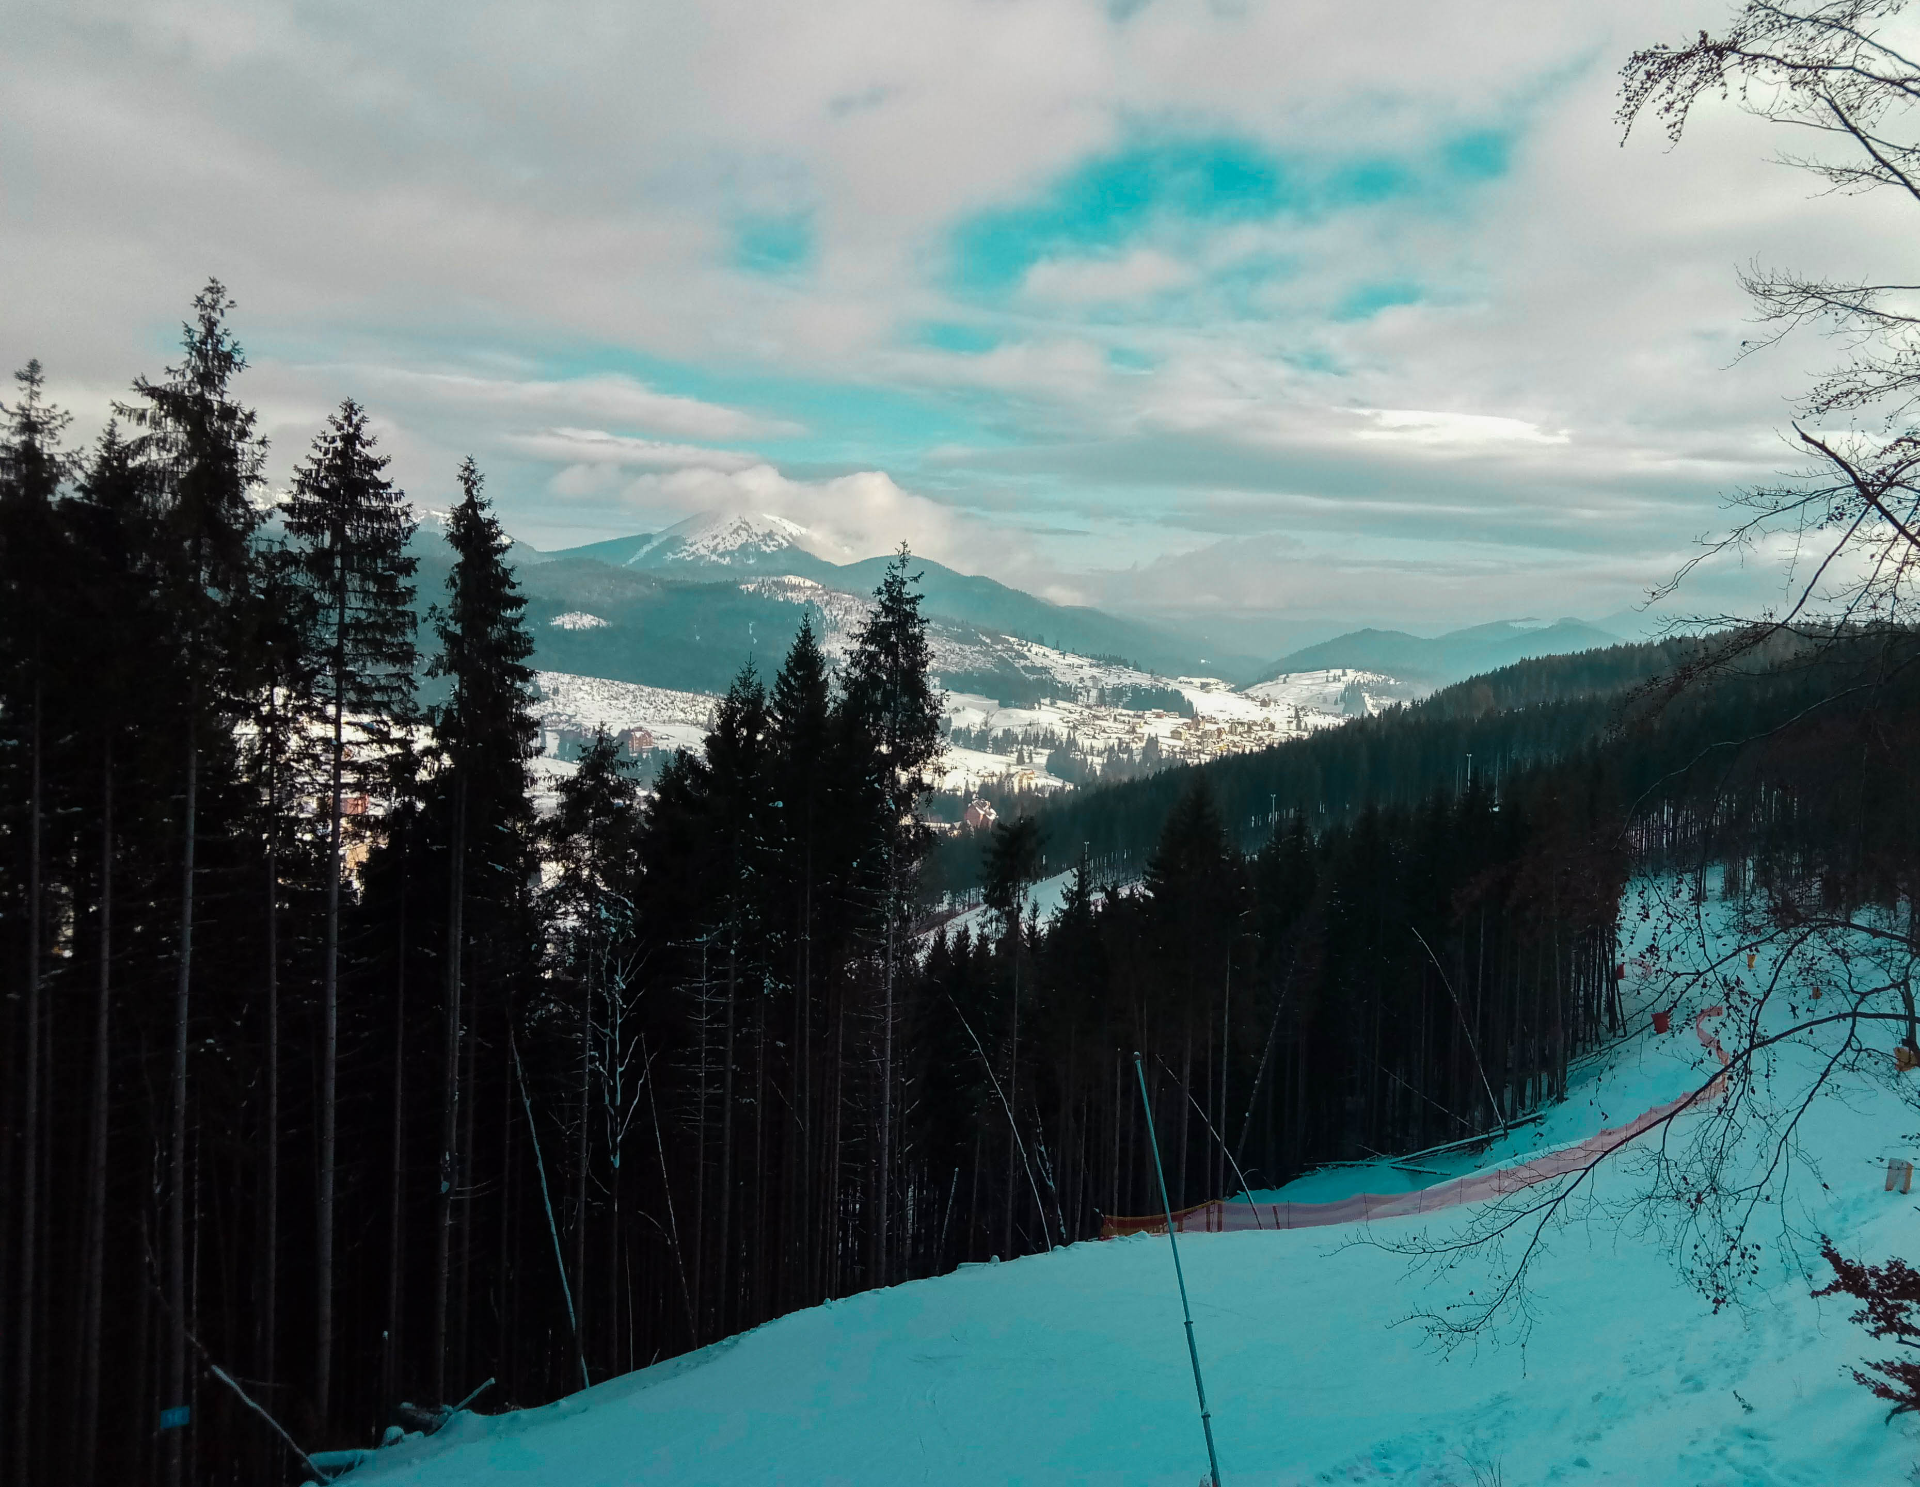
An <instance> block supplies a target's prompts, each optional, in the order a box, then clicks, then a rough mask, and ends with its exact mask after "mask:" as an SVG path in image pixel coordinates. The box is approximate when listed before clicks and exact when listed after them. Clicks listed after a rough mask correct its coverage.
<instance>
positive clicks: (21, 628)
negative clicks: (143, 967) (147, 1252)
mask: <svg viewBox="0 0 1920 1487" xmlns="http://www.w3.org/2000/svg"><path fill="white" fill-rule="evenodd" d="M14 380H15V382H16V383H18V385H19V387H20V397H19V400H18V401H17V402H15V403H13V404H12V405H11V406H7V405H4V404H0V417H4V418H5V420H6V432H5V434H4V436H0V637H3V638H0V667H4V668H5V678H4V687H5V696H6V699H7V703H8V705H7V706H6V709H5V723H6V728H7V732H8V734H10V735H12V736H11V737H9V738H7V740H6V742H7V743H8V744H9V745H10V746H11V747H10V748H9V749H8V751H7V752H8V754H9V755H11V756H12V758H13V759H15V760H20V761H22V762H23V763H24V769H20V768H19V767H18V766H16V778H15V781H14V789H13V791H12V792H11V798H12V799H14V800H18V801H22V802H24V803H25V806H26V811H25V816H26V819H25V820H24V821H23V822H12V821H10V822H9V823H8V825H9V826H10V827H12V828H13V829H14V830H17V831H18V832H19V834H18V836H17V837H16V840H17V841H21V842H22V843H23V845H24V848H25V855H26V861H25V863H24V865H23V866H24V871H22V872H21V873H20V877H19V881H20V882H21V883H22V886H23V887H24V890H25V891H24V895H23V896H24V899H25V903H24V904H23V905H22V906H21V907H22V908H23V909H24V913H22V914H21V916H20V918H21V921H22V924H23V930H24V935H23V941H24V942H23V943H22V944H21V945H20V946H19V947H18V950H19V953H21V955H22V957H23V959H24V962H25V964H24V972H25V974H24V976H23V978H22V985H23V986H24V988H25V993H26V994H25V996H24V997H23V998H22V999H21V1009H20V1029H19V1036H18V1037H17V1038H16V1039H15V1040H13V1046H14V1047H15V1048H17V1049H19V1051H20V1065H21V1067H20V1069H19V1071H18V1073H17V1074H16V1075H15V1076H14V1078H15V1079H17V1084H15V1086H14V1087H15V1088H16V1089H17V1090H18V1096H19V1110H20V1115H19V1125H18V1127H17V1129H18V1131H19V1145H18V1151H19V1167H18V1171H19V1174H20V1175H19V1178H18V1182H19V1194H18V1199H17V1202H16V1204H15V1206H14V1210H13V1211H14V1214H15V1215H17V1218H18V1222H19V1239H18V1243H19V1246H20V1251H19V1254H20V1259H19V1277H20V1293H19V1301H18V1304H17V1306H16V1308H15V1310H14V1313H13V1333H14V1339H13V1340H14V1342H15V1344H16V1345H17V1354H16V1356H17V1359H18V1363H17V1367H18V1374H17V1376H16V1383H15V1391H14V1398H13V1400H12V1401H11V1403H12V1406H13V1416H14V1418H13V1420H12V1422H11V1425H10V1428H9V1432H8V1433H9V1434H10V1435H11V1437H12V1442H13V1444H12V1449H13V1453H14V1455H15V1460H16V1462H17V1465H18V1470H19V1474H20V1478H21V1479H22V1480H25V1479H26V1477H27V1476H28V1474H29V1473H28V1462H29V1452H30V1446H29V1442H30V1441H31V1439H32V1434H31V1424H32V1418H33V1407H34V1395H35V1389H34V1384H35V1380H34V1377H33V1370H32V1361H33V1356H34V1353H33V1349H34V1330H35V1322H36V1319H37V1313H38V1312H39V1311H40V1310H41V1301H40V1294H39V1288H40V1285H41V1283H42V1277H41V1274H40V1268H39V1265H40V1258H41V1244H40V1237H41V1233H42V1229H43V1226H44V1224H45V1219H46V1214H45V1208H44V1204H43V1200H42V1195H43V1190H44V1187H45V1183H46V1178H47V1173H46V1171H45V1169H44V1167H43V1165H42V1158H41V1149H42V1146H43V1144H44V1141H45V1135H46V1133H45V1131H44V1130H43V1128H42V1125H41V1118H42V1112H41V1093H42V1087H43V1083H44V1080H45V1079H46V1077H47V1074H48V1071H47V1070H45V1069H44V1068H43V1067H42V1057H43V1055H42V1041H43V1039H42V1012H43V997H44V992H45V984H44V982H45V964H44V961H45V954H46V948H47V947H46V894H45V886H46V885H45V866H46V864H45V826H46V791H45V783H46V755H47V736H46V734H47V701H48V699H47V692H48V685H49V679H50V676H51V675H52V674H54V672H55V671H57V665H54V664H50V663H57V660H58V659H59V658H57V657H55V656H52V655H50V654H49V649H50V644H51V642H52V641H53V639H54V638H55V637H57V636H58V635H60V634H61V632H62V630H63V628H64V627H63V626H62V624H61V615H60V614H59V612H58V611H59V609H60V607H61V601H62V599H63V597H64V596H62V595H60V594H58V593H57V592H56V589H55V582H57V580H56V579H55V575H57V574H58V573H59V572H60V570H61V568H62V566H63V565H62V563H61V557H62V554H61V552H60V547H61V545H62V538H61V533H60V530H59V524H58V521H57V518H56V516H55V513H54V497H55V495H56V494H57V492H58V490H59V487H60V483H61V481H62V480H63V479H64V478H65V477H66V475H67V473H68V471H69V469H70V466H71V462H70V459H69V458H68V457H67V456H66V455H64V454H63V453H62V451H61V449H60V438H61V435H62V434H63V433H64V432H65V430H66V427H67V425H68V422H69V419H68V416H67V414H65V413H64V412H62V411H61V410H60V409H58V408H56V407H54V406H52V405H51V404H49V403H48V402H47V401H46V398H45V379H44V377H43V375H42V372H41V369H40V363H39V362H37V361H30V362H28V363H27V365H26V366H25V367H24V368H23V369H22V370H21V371H19V372H17V373H15V374H14ZM19 774H24V775H25V778H24V779H20V778H18V775H19ZM7 814H8V815H9V816H11V815H12V814H13V813H12V811H11V810H10V811H9V812H8V813H7ZM21 827H24V830H20V829H19V828H21ZM11 958H12V957H9V959H11ZM9 1124H11V1122H9Z"/></svg>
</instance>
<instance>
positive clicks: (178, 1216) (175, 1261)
mask: <svg viewBox="0 0 1920 1487" xmlns="http://www.w3.org/2000/svg"><path fill="white" fill-rule="evenodd" d="M199 706H200V689H199V686H198V685H197V683H196V684H195V685H193V686H191V687H189V689H188V696H187V709H188V711H187V791H186V803H185V809H184V812H183V828H184V842H183V845H182V849H181V864H180V940H179V946H178V954H177V965H176V976H175V980H174V988H173V1071H172V1077H171V1079H170V1080H169V1108H168V1112H167V1117H168V1131H167V1184H168V1192H167V1277H166V1284H167V1306H168V1308H169V1312H170V1315H169V1316H168V1319H167V1320H168V1336H167V1353H166V1364H165V1371H164V1384H163V1387H164V1388H165V1390H166V1394H165V1405H166V1407H167V1408H169V1409H171V1408H173V1407H174V1406H176V1405H183V1404H185V1403H186V1392H187V1018H188V1014H189V1012H190V1010H191V1007H190V1001H189V997H190V994H191V991H192V987H193V887H194V883H193V874H194V836H195V833H196V832H197V831H198V829H199V807H200V740H199V736H198V732H197V726H196V725H197V722H198V719H197V717H196V714H197V713H198V711H199ZM185 1435H186V1432H185V1430H183V1429H174V1430H169V1431H167V1432H166V1433H165V1434H164V1435H163V1436H162V1437H161V1439H162V1440H163V1441H164V1443H165V1444H164V1445H163V1446H162V1454H163V1457H164V1475H165V1480H166V1482H167V1487H181V1478H182V1473H183V1470H184V1468H185V1465H186V1459H185V1457H186V1453H185Z"/></svg>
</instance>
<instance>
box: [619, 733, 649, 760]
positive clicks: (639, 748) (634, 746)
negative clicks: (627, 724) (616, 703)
mask: <svg viewBox="0 0 1920 1487" xmlns="http://www.w3.org/2000/svg"><path fill="white" fill-rule="evenodd" d="M617 737H618V739H619V742H620V747H621V748H623V749H625V750H626V752H627V757H628V758H629V759H637V758H639V757H640V755H642V754H644V753H646V752H647V751H648V750H649V749H651V748H652V747H653V734H652V733H651V732H650V731H648V730H647V729H645V728H627V729H623V730H622V731H621V732H620V733H619V734H618V735H617Z"/></svg>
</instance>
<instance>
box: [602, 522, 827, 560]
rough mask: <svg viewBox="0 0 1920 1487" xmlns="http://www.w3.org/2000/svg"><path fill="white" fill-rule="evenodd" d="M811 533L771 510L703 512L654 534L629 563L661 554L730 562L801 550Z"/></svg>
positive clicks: (688, 558) (677, 558) (667, 558)
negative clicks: (756, 555)
mask: <svg viewBox="0 0 1920 1487" xmlns="http://www.w3.org/2000/svg"><path fill="white" fill-rule="evenodd" d="M811 536H812V534H811V533H810V532H809V531H808V530H807V529H806V528H805V527H803V526H801V525H800V524H799V523H798V522H793V521H788V520H787V519H786V518H785V517H784V516H775V515H773V514H772V513H771V512H737V511H703V512H701V513H700V514H698V515H697V516H690V517H688V518H687V519H686V520H685V521H683V522H679V523H677V524H675V525H674V526H671V527H668V528H667V529H666V530H665V531H664V532H660V533H657V534H656V535H655V536H654V537H653V539H652V540H651V541H650V542H648V543H647V544H646V545H645V546H644V547H642V548H640V549H639V551H637V552H635V553H634V554H633V556H632V557H630V558H628V559H627V563H628V565H629V566H632V565H633V564H636V563H640V562H644V561H645V560H646V559H647V558H648V557H650V556H652V555H653V554H655V553H663V554H664V556H663V561H666V562H679V563H687V562H705V563H722V564H727V563H734V562H737V561H739V560H740V558H741V557H743V556H746V557H751V556H753V555H754V554H763V555H764V554H770V553H776V552H785V551H787V550H789V549H791V548H796V547H797V548H802V549H804V548H805V547H806V545H807V542H808V539H810V538H811Z"/></svg>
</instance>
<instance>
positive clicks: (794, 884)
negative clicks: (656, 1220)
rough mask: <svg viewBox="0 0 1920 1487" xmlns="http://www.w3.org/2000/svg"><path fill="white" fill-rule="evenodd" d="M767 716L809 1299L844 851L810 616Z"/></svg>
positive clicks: (827, 707)
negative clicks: (819, 1024) (821, 1050)
mask: <svg viewBox="0 0 1920 1487" xmlns="http://www.w3.org/2000/svg"><path fill="white" fill-rule="evenodd" d="M767 721H768V728H769V732H770V739H771V753H772V764H771V768H772V773H773V784H772V789H773V793H774V796H775V804H774V810H773V816H774V824H773V833H774V838H775V842H776V854H777V857H778V860H779V864H780V867H779V871H778V873H777V874H776V886H777V887H778V886H780V880H784V891H785V900H784V903H783V905H782V912H781V913H780V915H779V919H778V922H779V926H780V927H779V929H778V931H777V934H778V936H779V939H780V950H781V952H782V953H781V961H782V967H781V970H782V973H783V975H784V978H785V980H786V982H787V985H788V986H789V987H790V988H791V993H792V1002H793V1006H792V1025H793V1026H792V1048H791V1053H790V1059H789V1062H790V1064H791V1067H792V1069H793V1086H794V1087H793V1095H792V1099H793V1106H794V1111H795V1118H794V1120H793V1122H792V1123H791V1129H792V1132H793V1138H794V1140H793V1149H792V1151H791V1153H790V1155H789V1159H788V1163H787V1174H786V1178H787V1194H786V1208H787V1213H788V1217H789V1221H790V1222H791V1224H792V1225H793V1228H794V1230H795V1231H796V1239H795V1241H794V1244H793V1249H794V1251H795V1253H794V1257H793V1263H794V1264H795V1266H796V1267H797V1268H798V1270H799V1272H800V1275H801V1276H802V1277H805V1278H806V1279H805V1280H802V1281H801V1282H800V1284H801V1286H802V1287H804V1290H803V1291H802V1294H806V1295H809V1296H810V1295H811V1292H812V1285H811V1278H812V1277H813V1275H814V1274H815V1272H816V1269H817V1264H818V1254H819V1245H818V1240H817V1237H816V1234H815V1230H816V1227H817V1226H816V1224H815V1222H814V1214H815V1212H816V1211H817V1203H818V1199H819V1191H820V1189H821V1187H822V1184H821V1183H820V1182H819V1181H818V1180H817V1173H816V1168H815V1164H816V1162H817V1160H818V1156H819V1153H818V1150H817V1148H816V1142H815V1131H816V1128H817V1127H818V1126H819V1125H820V1124H821V1120H820V1116H819V1114H818V1113H817V1111H816V1105H815V1100H816V1089H815V1079H814V1062H815V1059H814V1046H813V1042H814V1038H813V1035H814V1023H815V1019H816V1011H817V1009H816V998H815V985H814V982H815V974H816V968H825V967H829V966H831V964H832V960H831V955H832V946H833V943H834V936H833V933H832V923H833V921H834V920H835V919H836V918H837V917H838V916H837V915H835V914H834V913H833V912H832V910H833V907H834V905H833V904H832V899H833V898H834V896H835V888H836V886H837V883H838V880H839V877H840V875H839V874H838V873H837V871H836V867H837V865H838V862H839V859H840V856H841V852H840V851H839V848H838V842H839V840H840V836H841V833H840V831H839V827H838V820H837V815H838V812H837V810H836V805H837V803H838V796H839V790H838V781H837V779H836V772H835V764H836V759H835V755H834V733H833V685H832V674H831V672H830V671H829V669H828V665H827V658H826V656H825V655H824V654H823V653H822V651H821V649H820V645H819V642H818V641H817V640H816V639H815V637H814V633H813V617H812V615H811V614H802V616H801V618H800V628H799V630H798V631H797V632H796V633H795V635H794V638H793V644H792V646H790V647H789V648H788V650H787V656H786V660H785V661H784V662H783V663H782V665H781V667H780V671H779V674H778V675H777V676H775V678H774V681H773V691H772V694H771V696H770V697H769V699H768V704H767Z"/></svg>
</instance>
